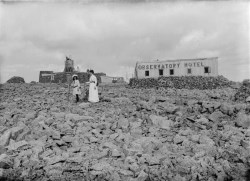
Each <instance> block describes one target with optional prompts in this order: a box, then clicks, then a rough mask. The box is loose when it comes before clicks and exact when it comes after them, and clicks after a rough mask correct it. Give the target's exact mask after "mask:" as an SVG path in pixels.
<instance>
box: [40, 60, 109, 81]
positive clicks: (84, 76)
mask: <svg viewBox="0 0 250 181" xmlns="http://www.w3.org/2000/svg"><path fill="white" fill-rule="evenodd" d="M73 74H76V75H78V78H79V81H80V83H85V82H88V81H89V73H88V72H79V71H77V70H75V68H74V60H72V59H70V58H68V57H66V60H65V67H64V71H63V72H53V71H40V74H39V82H41V83H66V82H67V79H68V78H67V77H70V78H71V77H72V75H73ZM95 75H96V77H97V81H98V82H99V83H101V76H106V74H105V73H95ZM71 79H72V78H71Z"/></svg>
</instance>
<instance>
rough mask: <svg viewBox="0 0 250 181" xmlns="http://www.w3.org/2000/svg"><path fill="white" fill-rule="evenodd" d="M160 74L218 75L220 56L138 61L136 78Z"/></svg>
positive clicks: (152, 76) (158, 75)
mask: <svg viewBox="0 0 250 181" xmlns="http://www.w3.org/2000/svg"><path fill="white" fill-rule="evenodd" d="M160 76H218V57H212V58H197V59H179V60H165V61H159V60H156V61H151V62H137V63H136V67H135V77H136V78H139V79H140V78H157V77H160Z"/></svg>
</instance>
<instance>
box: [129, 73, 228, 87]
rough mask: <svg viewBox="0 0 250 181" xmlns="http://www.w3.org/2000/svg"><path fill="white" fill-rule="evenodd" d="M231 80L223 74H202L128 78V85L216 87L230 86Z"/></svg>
mask: <svg viewBox="0 0 250 181" xmlns="http://www.w3.org/2000/svg"><path fill="white" fill-rule="evenodd" d="M231 83H232V82H231V81H229V80H228V79H226V78H225V77H223V76H217V77H203V76H173V77H159V78H157V79H155V78H145V79H136V78H132V79H130V82H129V85H130V86H131V87H134V88H152V87H168V88H176V89H201V90H204V89H216V88H224V87H230V85H231Z"/></svg>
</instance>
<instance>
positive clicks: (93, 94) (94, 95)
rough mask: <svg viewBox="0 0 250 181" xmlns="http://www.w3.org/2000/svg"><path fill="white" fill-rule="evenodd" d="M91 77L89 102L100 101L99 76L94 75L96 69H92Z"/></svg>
mask: <svg viewBox="0 0 250 181" xmlns="http://www.w3.org/2000/svg"><path fill="white" fill-rule="evenodd" d="M89 73H90V78H89V82H87V83H88V84H89V99H88V101H89V102H99V96H98V87H97V78H96V76H95V75H94V70H90V71H89Z"/></svg>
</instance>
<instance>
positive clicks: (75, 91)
mask: <svg viewBox="0 0 250 181" xmlns="http://www.w3.org/2000/svg"><path fill="white" fill-rule="evenodd" d="M72 78H73V82H72V87H73V96H76V103H77V102H79V95H80V94H81V89H80V82H79V80H78V76H77V75H76V74H74V75H73V76H72Z"/></svg>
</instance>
